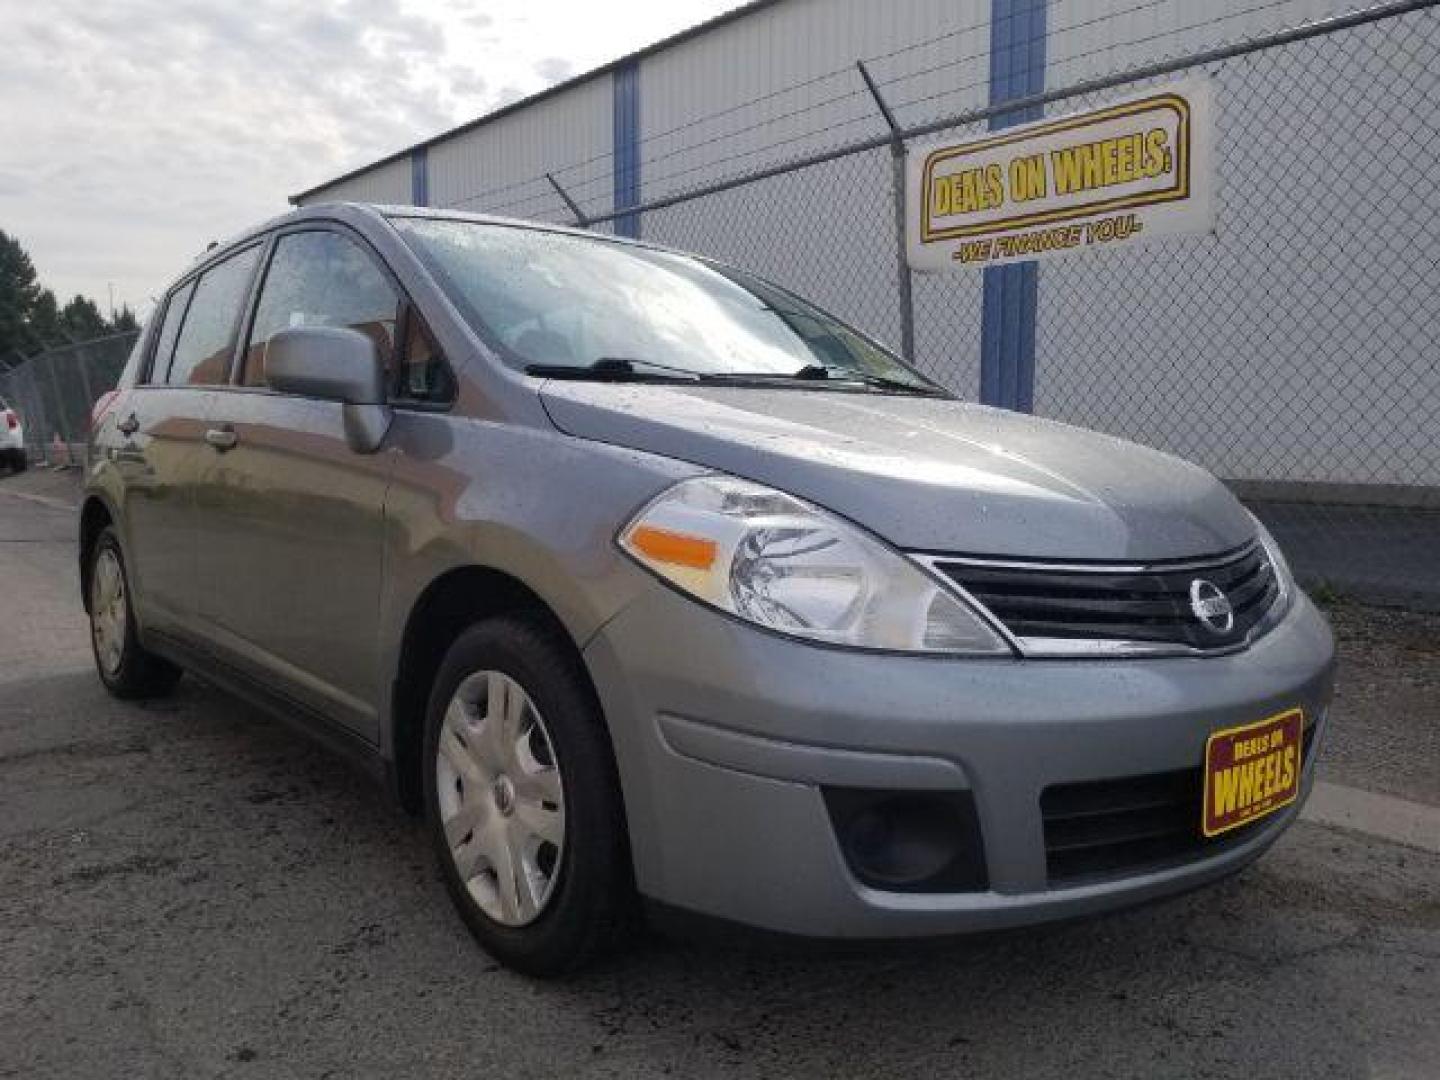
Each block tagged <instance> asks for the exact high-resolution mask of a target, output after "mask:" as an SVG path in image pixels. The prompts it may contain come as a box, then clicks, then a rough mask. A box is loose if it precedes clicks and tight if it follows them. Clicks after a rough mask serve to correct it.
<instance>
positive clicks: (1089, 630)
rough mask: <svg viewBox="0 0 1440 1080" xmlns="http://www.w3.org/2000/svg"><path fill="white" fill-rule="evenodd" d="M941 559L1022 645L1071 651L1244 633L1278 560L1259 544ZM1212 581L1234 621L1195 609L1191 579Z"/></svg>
mask: <svg viewBox="0 0 1440 1080" xmlns="http://www.w3.org/2000/svg"><path fill="white" fill-rule="evenodd" d="M933 565H934V567H935V569H937V570H939V571H940V572H941V573H943V574H945V575H946V576H947V577H949V578H950V579H951V580H952V581H955V582H956V583H958V584H959V585H961V586H962V587H963V588H964V589H965V590H966V591H967V592H968V593H969V594H970V595H971V596H973V597H974V598H975V599H976V600H977V601H979V602H980V603H981V604H984V605H985V607H986V608H987V609H989V611H990V613H991V614H993V615H994V616H995V618H997V619H998V620H999V621H1000V622H1001V623H1002V624H1004V626H1005V628H1006V629H1007V630H1009V631H1010V633H1011V634H1012V635H1014V637H1015V638H1017V639H1018V640H1019V643H1020V645H1021V648H1022V650H1023V651H1026V652H1031V653H1044V652H1066V651H1072V650H1067V649H1066V648H1065V647H1064V646H1065V644H1066V643H1070V644H1071V645H1072V646H1075V645H1078V647H1076V648H1074V649H1073V651H1079V652H1083V651H1085V649H1084V645H1085V644H1092V645H1103V644H1104V643H1106V642H1112V643H1113V642H1127V643H1138V644H1140V645H1141V646H1142V647H1145V646H1148V647H1149V648H1151V649H1155V650H1163V649H1165V648H1167V647H1169V648H1175V649H1200V650H1209V649H1221V648H1228V647H1231V646H1234V645H1238V644H1240V643H1241V642H1243V641H1245V640H1246V638H1247V636H1248V635H1249V633H1250V631H1251V630H1253V629H1254V627H1255V624H1256V623H1258V622H1259V621H1260V619H1261V618H1262V617H1263V616H1264V615H1265V613H1266V611H1268V610H1269V608H1270V605H1271V604H1272V603H1273V602H1274V600H1275V597H1276V595H1277V594H1278V591H1279V582H1278V580H1277V578H1276V575H1275V571H1274V568H1273V567H1272V566H1271V565H1270V560H1269V558H1268V557H1267V556H1266V554H1265V549H1264V548H1263V547H1262V546H1261V545H1259V544H1255V543H1252V544H1247V545H1246V546H1245V547H1243V548H1238V549H1236V550H1234V551H1231V552H1226V553H1224V554H1221V555H1217V556H1215V557H1214V558H1213V559H1205V560H1187V561H1184V562H1178V561H1177V562H1171V563H1168V564H1167V563H1153V564H1148V565H1145V566H1143V567H1136V566H1114V565H1107V564H1105V563H1092V564H1067V565H1063V566H1059V565H1047V564H1045V563H1038V562H1037V563H1028V562H1005V563H998V562H994V561H989V560H983V559H944V558H938V559H935V560H934V561H933ZM1197 581H1201V582H1209V583H1211V584H1212V585H1214V586H1216V587H1217V588H1218V589H1219V590H1220V592H1222V593H1223V594H1224V595H1225V597H1226V599H1227V600H1229V602H1230V606H1231V609H1232V611H1233V615H1234V622H1233V625H1232V626H1231V627H1230V628H1229V629H1228V630H1220V629H1216V628H1214V627H1212V626H1210V625H1207V624H1206V623H1205V622H1204V621H1202V620H1201V618H1200V617H1199V616H1198V615H1197V614H1196V613H1195V611H1194V610H1193V607H1192V602H1191V588H1192V586H1193V585H1194V583H1195V582H1197Z"/></svg>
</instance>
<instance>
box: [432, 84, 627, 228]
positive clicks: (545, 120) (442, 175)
mask: <svg viewBox="0 0 1440 1080" xmlns="http://www.w3.org/2000/svg"><path fill="white" fill-rule="evenodd" d="M610 101H611V91H610V79H609V77H608V76H603V77H599V78H595V79H590V80H588V81H586V82H583V83H581V84H579V85H577V86H574V87H572V88H570V89H569V90H567V91H565V92H564V93H563V94H559V95H557V96H555V97H551V98H547V99H545V100H542V101H539V102H536V103H535V104H534V105H531V106H529V107H527V108H524V109H521V110H520V111H518V112H513V113H510V114H508V115H506V116H502V117H500V118H499V119H497V120H495V121H493V122H492V123H488V124H483V125H481V126H480V127H477V128H473V129H472V130H470V131H467V132H465V133H463V134H460V135H457V136H455V137H454V138H452V139H447V140H446V141H444V142H441V143H437V144H435V145H433V146H431V147H430V151H429V153H430V162H429V171H430V203H431V205H432V206H449V207H459V208H461V209H464V210H471V211H475V212H477V213H497V214H505V215H508V216H511V217H525V218H535V219H538V220H541V221H569V220H570V219H571V218H570V214H569V212H568V211H567V210H566V209H565V204H564V203H563V202H561V201H560V197H559V196H558V195H556V194H555V191H554V189H553V188H551V186H550V184H549V182H548V181H547V180H546V179H545V173H546V172H550V171H553V170H556V169H560V168H563V167H566V166H572V165H575V164H576V163H585V164H583V165H581V166H580V167H581V168H583V169H584V170H585V172H586V173H587V174H590V175H593V176H595V177H602V178H603V182H604V185H605V190H606V191H607V192H608V190H609V189H608V185H609V183H610V158H611V153H612V150H613V145H612V137H611V128H610ZM601 205H603V207H604V208H605V209H607V210H608V209H609V199H608V195H607V196H606V198H605V201H604V202H603V203H602V204H601Z"/></svg>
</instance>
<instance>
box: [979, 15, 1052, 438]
mask: <svg viewBox="0 0 1440 1080" xmlns="http://www.w3.org/2000/svg"><path fill="white" fill-rule="evenodd" d="M1046 6H1047V0H991V4H990V104H992V105H998V104H1001V103H1003V102H1005V101H1010V100H1012V99H1014V98H1019V97H1025V96H1027V95H1029V94H1038V93H1040V92H1041V91H1043V90H1044V89H1045V9H1046ZM1042 112H1043V110H1042V109H1040V108H1039V107H1038V106H1032V107H1030V108H1028V109H1016V110H1015V111H1014V112H1008V113H1001V114H1000V115H998V116H994V117H992V118H991V120H990V129H991V130H992V131H993V130H995V129H997V128H1004V127H1010V126H1011V125H1013V124H1023V123H1025V122H1026V121H1029V120H1037V119H1039V118H1040V116H1041V115H1042ZM1038 296H1039V273H1038V267H1037V266H1036V264H1035V263H1033V262H1024V263H1009V264H1007V265H1005V266H991V267H987V268H986V270H985V280H984V301H983V304H982V308H981V311H982V314H981V327H980V400H981V401H983V402H984V403H985V404H987V405H999V406H1002V407H1003V408H1007V409H1018V410H1020V411H1021V412H1031V411H1032V410H1033V409H1034V406H1035V309H1036V305H1037V301H1038Z"/></svg>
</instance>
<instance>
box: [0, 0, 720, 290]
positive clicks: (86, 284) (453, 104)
mask: <svg viewBox="0 0 1440 1080" xmlns="http://www.w3.org/2000/svg"><path fill="white" fill-rule="evenodd" d="M734 6H736V0H626V2H625V3H624V4H613V3H595V2H588V3H587V2H584V0H290V2H284V0H213V2H211V0H47V2H45V3H43V4H37V3H33V2H28V0H0V41H3V42H5V58H4V62H3V63H0V229H3V230H4V231H5V232H7V233H9V234H10V235H12V236H15V237H17V238H18V239H19V240H20V242H21V243H22V244H24V245H25V247H26V249H27V250H28V251H29V252H30V255H31V258H32V259H33V260H34V262H35V265H36V269H37V271H38V273H39V276H40V279H41V282H42V283H43V284H44V285H46V286H48V287H49V288H51V289H53V290H54V291H55V293H56V295H57V296H59V297H60V298H61V300H62V302H63V301H64V300H65V299H67V298H68V297H70V296H72V295H74V294H75V293H77V292H79V293H84V294H86V295H88V296H91V297H93V298H94V299H95V300H97V301H98V302H99V304H100V306H101V308H102V309H104V308H105V307H106V306H107V305H108V304H109V303H110V296H111V289H112V287H113V291H114V302H115V305H116V306H117V307H118V306H119V305H120V304H121V303H122V302H124V303H128V304H130V306H131V307H132V308H135V309H136V310H137V311H139V312H140V313H141V314H142V316H143V315H144V314H145V312H147V311H148V309H149V308H150V306H151V303H152V299H153V297H155V296H156V295H158V294H159V293H160V291H161V290H163V289H164V287H165V285H166V284H167V283H168V282H169V280H170V279H171V278H172V277H174V276H175V275H176V274H177V273H179V271H180V270H182V269H183V268H184V267H185V266H186V265H188V264H189V262H190V260H191V259H193V258H194V257H195V256H196V255H197V254H199V253H200V252H201V251H202V250H203V249H204V247H205V245H206V244H207V243H209V242H210V241H211V240H217V239H223V238H225V237H226V236H229V235H232V234H233V233H236V232H238V231H240V230H241V229H243V228H245V227H247V226H249V225H252V224H255V223H257V222H260V221H263V220H264V219H266V218H269V217H272V216H274V215H275V214H278V213H281V212H283V211H284V210H285V209H287V204H286V201H285V200H286V197H287V196H288V195H292V194H294V193H296V192H299V191H303V190H304V189H306V188H309V187H313V186H314V185H316V184H318V183H320V182H322V181H324V180H327V179H329V178H331V177H333V176H335V175H338V174H340V173H342V172H345V171H347V170H349V169H351V168H354V167H355V166H357V165H362V164H365V163H366V162H368V161H372V160H374V159H375V158H377V157H381V156H384V155H385V154H388V153H391V152H393V151H396V150H399V149H402V148H404V147H406V146H409V145H411V144H412V143H415V142H417V141H419V140H420V139H422V138H425V137H427V136H429V135H433V134H436V133H438V132H440V131H443V130H445V129H446V128H449V127H452V126H454V125H455V124H458V123H462V122H464V121H466V120H471V119H474V118H475V117H477V116H480V115H483V114H484V113H486V112H489V111H490V110H492V109H494V108H497V107H499V106H501V105H504V104H507V103H508V102H511V101H514V100H516V99H518V98H521V97H524V96H526V95H528V94H532V93H535V92H537V91H539V90H543V89H544V88H545V87H547V86H550V85H552V84H553V83H555V82H558V81H561V80H563V79H566V78H568V77H570V76H571V75H575V74H578V73H580V72H583V71H587V70H589V69H591V68H594V67H597V66H599V65H601V64H603V63H605V62H607V61H609V60H613V59H615V58H616V57H618V56H622V55H624V54H625V53H628V52H633V51H634V50H636V49H638V48H641V47H642V46H644V45H648V44H650V43H651V42H654V41H657V40H659V39H661V38H664V37H668V36H669V35H670V34H673V33H675V32H677V31H679V30H682V29H684V28H686V27H687V26H691V25H693V24H695V23H697V22H701V21H703V20H705V19H708V18H710V17H712V16H714V15H716V14H719V13H720V12H722V11H724V10H726V9H728V8H731V7H734ZM622 13H623V16H622Z"/></svg>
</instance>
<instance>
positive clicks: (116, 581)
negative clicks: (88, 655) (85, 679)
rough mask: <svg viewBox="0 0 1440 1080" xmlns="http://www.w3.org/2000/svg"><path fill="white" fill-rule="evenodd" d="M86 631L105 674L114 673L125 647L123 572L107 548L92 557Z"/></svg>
mask: <svg viewBox="0 0 1440 1080" xmlns="http://www.w3.org/2000/svg"><path fill="white" fill-rule="evenodd" d="M90 632H91V633H92V634H93V635H94V637H95V656H96V657H97V658H98V659H99V661H100V666H101V668H103V669H104V671H105V674H106V675H114V674H115V672H117V671H119V670H120V659H121V656H122V655H123V653H124V649H125V575H124V574H122V573H121V572H120V560H119V559H118V558H116V557H115V552H113V551H111V550H110V549H108V548H107V549H106V550H104V551H102V552H101V553H100V557H99V558H98V559H96V560H95V568H94V571H93V573H91V575H90Z"/></svg>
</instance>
